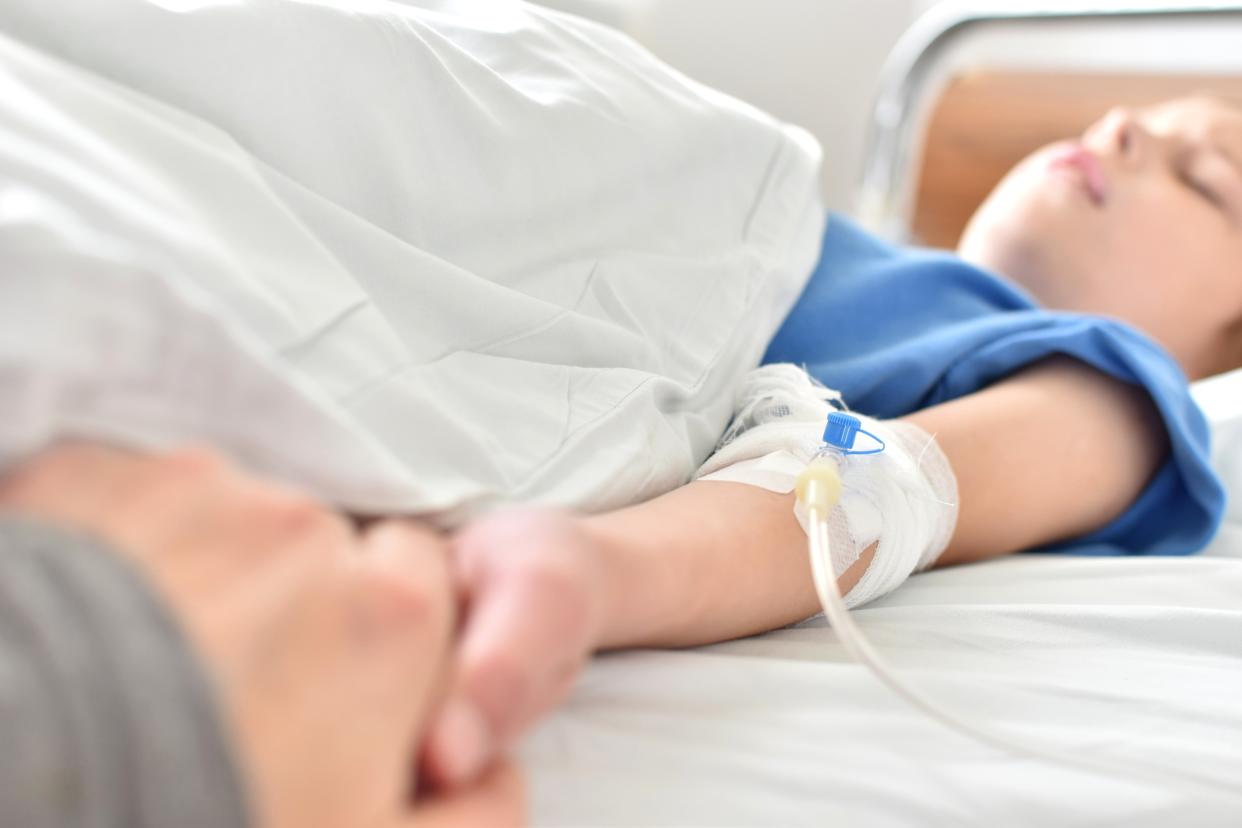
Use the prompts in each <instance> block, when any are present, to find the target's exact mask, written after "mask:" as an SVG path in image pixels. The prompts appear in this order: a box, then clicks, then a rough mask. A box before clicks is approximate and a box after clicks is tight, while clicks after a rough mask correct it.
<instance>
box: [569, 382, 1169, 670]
mask: <svg viewBox="0 0 1242 828" xmlns="http://www.w3.org/2000/svg"><path fill="white" fill-rule="evenodd" d="M907 419H908V420H910V421H911V422H913V423H915V424H917V425H919V426H920V427H922V428H923V429H925V430H927V431H928V432H931V433H932V434H935V435H936V438H937V440H938V441H939V443H940V445H941V447H942V448H943V449H944V451H945V453H946V454H947V455H948V457H949V460H950V462H951V463H952V465H953V468H954V471H955V472H956V474H957V479H958V488H959V500H960V513H959V519H958V524H957V529H956V531H955V532H954V535H953V538H952V540H951V542H950V545H949V548H948V549H947V550H946V552H945V553H944V554H943V555H942V556H941V558H940V561H939V563H940V564H945V563H960V562H964V561H969V560H978V559H982V558H986V557H993V556H997V555H1002V554H1006V553H1009V552H1015V551H1018V550H1020V549H1025V548H1030V547H1032V546H1038V545H1041V544H1046V543H1050V542H1053V541H1056V540H1060V539H1064V538H1069V537H1074V536H1077V535H1080V534H1083V533H1086V532H1089V531H1091V530H1093V529H1096V528H1099V527H1101V526H1103V525H1105V524H1106V523H1107V522H1109V521H1110V520H1112V519H1113V518H1114V517H1116V516H1117V515H1118V514H1120V513H1121V512H1122V511H1123V510H1124V509H1125V508H1126V506H1127V505H1128V504H1129V503H1131V502H1132V501H1133V500H1134V498H1135V497H1136V496H1137V495H1138V494H1139V492H1141V490H1142V488H1143V486H1144V485H1145V483H1146V481H1147V480H1148V479H1150V477H1151V475H1152V474H1153V473H1154V472H1155V470H1156V468H1157V467H1158V465H1159V463H1160V462H1161V459H1162V458H1163V456H1164V454H1165V452H1166V450H1167V445H1166V438H1165V436H1164V431H1163V429H1162V428H1161V426H1160V423H1159V421H1158V419H1157V417H1156V414H1155V411H1154V409H1153V408H1152V405H1151V402H1150V400H1149V399H1148V398H1147V396H1146V394H1145V393H1144V392H1142V391H1141V390H1140V389H1136V388H1133V387H1131V386H1128V385H1126V384H1124V383H1121V382H1118V381H1116V380H1113V379H1110V378H1108V377H1105V376H1104V375H1102V374H1100V373H1098V372H1096V371H1094V370H1093V369H1091V368H1088V367H1086V366H1084V365H1082V364H1080V363H1077V362H1075V361H1072V360H1069V359H1055V360H1049V361H1047V362H1044V363H1041V364H1039V365H1037V366H1034V367H1032V368H1030V369H1027V370H1025V371H1023V372H1021V373H1019V374H1016V375H1014V376H1013V377H1011V378H1009V379H1007V380H1005V381H1003V382H1000V383H997V384H996V385H993V386H991V387H989V388H987V389H984V390H982V391H980V392H978V393H975V394H971V395H969V396H967V397H963V398H961V399H958V400H955V401H952V402H949V403H945V404H943V405H939V406H935V407H933V408H929V409H926V410H924V411H921V412H918V413H916V414H914V415H911V416H910V417H908V418H907ZM587 525H588V528H589V530H590V531H591V532H592V534H593V535H594V536H595V538H596V539H597V541H598V543H599V548H600V552H601V557H602V559H603V565H604V573H605V581H606V584H607V587H606V589H607V592H608V598H607V600H606V606H605V617H606V620H605V624H604V634H603V641H602V642H601V646H603V647H622V646H689V645H694V644H702V643H707V642H711V641H720V640H725V639H728V638H735V637H739V636H743V635H749V634H753V633H758V632H762V631H765V630H769V629H774V628H776V627H780V626H783V625H785V624H789V623H792V622H795V621H798V620H800V619H802V618H806V617H807V616H809V615H812V614H814V613H815V612H816V610H817V607H818V603H817V601H816V597H815V591H814V587H813V585H812V582H811V576H810V566H809V564H808V562H807V558H806V538H805V535H804V534H803V532H802V529H801V528H800V527H799V526H798V523H797V521H796V520H795V518H794V515H793V495H778V494H774V493H772V492H768V491H766V490H763V489H759V488H756V487H753V486H746V485H743V484H737V483H717V482H698V483H693V484H691V485H689V486H685V487H683V488H681V489H678V490H677V491H674V492H670V493H669V494H667V495H664V496H663V497H660V498H656V499H655V500H652V501H649V502H647V503H644V504H640V505H638V506H634V507H631V508H628V509H624V510H621V511H619V512H613V513H609V514H604V515H598V516H595V517H592V518H589V519H588V521H587ZM871 551H873V550H868V553H867V554H865V555H864V556H863V558H862V559H860V561H859V562H858V564H856V565H855V566H854V567H852V568H851V570H849V571H847V572H846V573H845V575H844V576H843V577H842V578H841V585H842V589H843V590H848V589H849V587H851V586H852V585H853V584H854V583H855V582H856V581H857V579H858V578H859V577H860V576H861V574H862V572H863V571H865V568H866V565H867V563H868V562H869V556H870V552H871Z"/></svg>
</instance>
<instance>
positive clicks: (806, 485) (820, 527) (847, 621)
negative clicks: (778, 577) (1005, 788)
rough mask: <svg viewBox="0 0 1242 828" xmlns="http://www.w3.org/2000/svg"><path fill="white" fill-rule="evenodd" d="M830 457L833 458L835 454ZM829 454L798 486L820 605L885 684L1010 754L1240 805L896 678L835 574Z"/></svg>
mask: <svg viewBox="0 0 1242 828" xmlns="http://www.w3.org/2000/svg"><path fill="white" fill-rule="evenodd" d="M827 456H828V457H831V455H827ZM824 458H825V455H823V454H821V455H817V456H816V458H815V459H813V460H812V461H811V463H810V464H809V465H808V466H807V467H806V469H805V470H804V471H803V472H802V475H801V476H800V477H799V478H798V485H797V487H796V491H797V497H798V500H799V501H801V503H802V505H803V506H804V507H805V508H806V517H807V538H808V546H809V552H810V558H811V575H812V577H813V578H814V580H815V591H816V593H817V594H818V595H819V603H820V604H821V605H822V606H823V608H824V615H825V616H826V617H827V618H828V622H829V624H831V625H832V628H833V629H834V630H835V631H836V633H837V636H838V638H839V639H840V641H841V644H842V646H843V647H845V650H846V652H848V653H849V654H850V655H851V656H852V657H853V658H854V660H855V661H858V662H859V663H861V664H862V665H863V666H865V667H866V668H867V669H869V670H870V671H871V673H872V674H873V675H874V676H875V677H876V678H877V679H879V680H880V682H881V683H882V684H884V685H885V686H886V687H888V688H889V689H890V690H892V691H893V692H894V693H896V694H897V695H898V696H899V697H901V698H902V699H904V700H905V701H906V702H907V703H909V704H910V705H911V706H912V707H914V708H916V709H918V710H921V711H922V712H924V713H926V714H927V715H928V716H930V717H931V718H933V719H935V720H936V721H938V722H940V723H941V724H943V725H944V726H945V727H947V728H949V729H950V730H953V731H956V732H957V733H959V734H961V735H963V736H965V737H967V738H969V739H974V740H976V741H978V742H981V743H983V744H985V745H988V746H989V747H992V748H995V749H997V750H1000V751H1003V752H1006V753H1013V754H1017V755H1020V756H1026V757H1029V758H1033V759H1038V760H1041V761H1046V762H1052V763H1055V764H1064V765H1070V766H1073V767H1076V768H1080V769H1082V770H1086V771H1090V772H1092V773H1097V774H1102V775H1104V776H1121V777H1126V778H1129V779H1130V780H1133V781H1141V782H1144V783H1146V784H1154V785H1158V786H1160V787H1161V788H1165V787H1167V786H1169V785H1172V786H1173V787H1179V788H1182V789H1184V792H1185V793H1193V794H1195V795H1204V794H1206V795H1209V796H1213V797H1217V798H1223V799H1228V800H1231V801H1232V802H1234V803H1235V804H1236V803H1239V802H1242V792H1239V791H1236V790H1234V789H1232V788H1230V787H1227V786H1226V785H1225V784H1224V783H1218V782H1211V781H1208V780H1205V779H1201V778H1199V777H1197V776H1191V775H1187V774H1183V773H1178V772H1176V771H1166V770H1160V771H1157V770H1154V769H1148V768H1143V767H1139V766H1135V765H1124V764H1113V763H1112V762H1108V761H1106V760H1100V759H1092V758H1087V757H1085V756H1079V755H1076V754H1072V753H1066V752H1063V751H1059V750H1054V749H1051V748H1045V747H1041V746H1039V745H1031V744H1028V743H1025V742H1022V741H1019V740H1016V739H1014V738H1012V737H1006V736H1000V735H998V734H995V733H990V732H988V731H987V730H985V729H983V728H980V727H978V726H976V725H972V724H969V723H967V722H965V721H963V720H961V719H959V718H957V717H956V716H954V715H953V714H952V713H951V712H949V711H947V710H945V709H944V708H943V707H941V706H940V705H939V704H937V703H936V702H933V701H932V700H931V699H929V698H927V697H926V696H924V695H923V694H921V693H919V692H917V691H916V690H914V689H913V688H911V687H909V686H907V685H905V684H903V683H902V682H901V680H900V679H898V678H897V676H896V673H895V672H894V671H893V668H892V667H890V666H889V665H888V663H887V662H885V661H884V659H883V657H882V656H881V655H880V654H879V653H878V652H877V651H876V650H875V648H873V647H872V646H871V643H870V642H869V641H867V639H866V637H865V636H864V635H863V633H862V630H861V629H859V627H858V625H857V624H855V623H854V618H853V616H851V615H850V611H849V608H848V607H846V606H845V599H844V598H843V597H842V595H841V588H840V586H839V585H838V584H837V578H836V575H835V574H834V573H833V570H832V557H831V555H830V549H829V542H828V515H829V514H831V512H832V508H833V506H835V505H836V502H837V500H838V498H839V497H840V494H841V478H840V473H839V471H838V470H837V468H838V467H837V463H836V462H835V460H833V461H830V462H827V461H825V459H824Z"/></svg>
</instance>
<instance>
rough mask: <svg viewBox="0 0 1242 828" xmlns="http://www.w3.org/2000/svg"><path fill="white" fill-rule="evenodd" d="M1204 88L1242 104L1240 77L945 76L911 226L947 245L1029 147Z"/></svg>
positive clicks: (927, 240) (926, 239)
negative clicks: (1115, 110) (1119, 111)
mask: <svg viewBox="0 0 1242 828" xmlns="http://www.w3.org/2000/svg"><path fill="white" fill-rule="evenodd" d="M1192 92H1210V93H1212V94H1215V95H1218V96H1220V97H1222V98H1225V99H1227V100H1231V101H1233V102H1235V103H1237V104H1238V105H1239V106H1242V78H1239V77H1222V76H1201V75H1197V76H1190V75H1180V76H1169V75H1100V74H1065V73H1031V72H1027V73H1017V72H986V73H983V72H981V73H978V74H970V75H961V76H958V77H957V78H955V79H954V80H953V81H951V82H950V83H949V85H948V87H947V88H946V89H945V91H944V93H943V94H942V95H941V97H940V99H939V100H938V101H937V102H936V104H935V106H934V107H933V109H932V113H931V118H930V120H929V122H928V129H927V134H926V138H925V140H924V145H923V161H922V165H921V171H920V173H919V183H918V190H917V191H916V196H915V207H914V218H913V221H912V227H911V229H912V230H913V234H914V238H916V239H917V240H919V241H920V242H922V243H923V244H929V245H932V246H935V247H945V248H952V247H955V246H956V245H957V240H958V237H959V236H960V235H961V233H962V230H963V228H964V227H965V226H966V221H967V220H968V219H969V218H970V214H971V213H972V212H974V209H975V207H976V206H978V205H979V203H980V202H981V201H983V199H984V197H985V196H986V195H987V194H988V192H990V191H991V189H992V187H993V186H995V184H996V183H997V182H998V181H1000V179H1001V177H1002V176H1003V175H1004V174H1005V173H1006V172H1007V171H1008V170H1009V168H1010V167H1012V166H1013V165H1014V164H1016V163H1017V162H1018V161H1019V160H1021V159H1022V158H1023V157H1024V156H1025V155H1027V154H1028V153H1029V152H1031V151H1032V150H1034V149H1036V148H1037V147H1040V146H1042V145H1044V144H1047V143H1050V142H1052V141H1056V140H1059V139H1062V138H1067V137H1071V136H1076V135H1079V134H1080V133H1081V132H1082V131H1083V130H1084V129H1085V128H1086V127H1087V126H1088V125H1089V124H1091V123H1092V122H1093V121H1095V120H1096V119H1097V118H1099V117H1100V116H1101V115H1103V114H1104V113H1105V112H1106V111H1108V109H1109V108H1111V107H1113V106H1116V105H1119V104H1120V105H1125V106H1142V105H1144V104H1150V103H1155V102H1157V101H1162V100H1166V99H1168V98H1174V97H1177V96H1179V95H1185V94H1189V93H1192Z"/></svg>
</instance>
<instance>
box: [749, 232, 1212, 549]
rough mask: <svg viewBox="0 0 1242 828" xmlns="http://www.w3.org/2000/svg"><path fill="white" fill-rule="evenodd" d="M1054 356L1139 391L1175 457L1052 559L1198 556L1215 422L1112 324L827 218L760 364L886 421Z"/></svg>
mask: <svg viewBox="0 0 1242 828" xmlns="http://www.w3.org/2000/svg"><path fill="white" fill-rule="evenodd" d="M1053 354H1067V355H1070V356H1073V357H1075V358H1077V359H1079V360H1081V361H1083V362H1085V363H1088V364H1090V365H1092V366H1094V367H1095V368H1097V369H1099V370H1101V371H1104V372H1105V373H1108V374H1111V375H1112V376H1114V377H1118V378H1119V379H1122V380H1125V381H1127V382H1132V383H1136V384H1138V385H1141V386H1143V387H1144V388H1145V389H1146V390H1147V391H1148V393H1149V394H1151V397H1152V399H1153V400H1154V401H1155V404H1156V407H1157V408H1158V409H1159V412H1160V415H1161V417H1163V419H1164V424H1165V427H1166V428H1167V429H1168V433H1169V440H1170V444H1171V448H1172V450H1171V453H1170V456H1169V458H1168V460H1167V461H1166V462H1165V463H1164V465H1163V466H1162V467H1161V469H1160V471H1159V472H1158V473H1157V474H1156V476H1155V477H1154V478H1153V479H1152V480H1151V482H1150V483H1149V484H1148V486H1147V488H1146V489H1145V490H1144V491H1143V493H1142V494H1141V495H1140V497H1139V498H1138V500H1136V501H1135V502H1134V503H1133V504H1132V505H1131V506H1130V508H1129V509H1128V510H1127V511H1126V512H1125V513H1124V514H1122V515H1121V516H1120V517H1118V518H1117V519H1116V520H1114V521H1113V522H1112V523H1110V524H1109V525H1107V526H1105V527H1104V528H1102V529H1100V530H1098V531H1096V532H1092V533H1091V534H1089V535H1086V536H1084V537H1081V538H1078V539H1076V540H1073V541H1070V542H1067V543H1063V544H1060V545H1058V546H1056V547H1051V548H1055V549H1058V550H1061V551H1066V552H1073V553H1077V554H1084V555H1186V554H1190V553H1192V552H1196V551H1198V550H1199V549H1201V548H1202V547H1203V546H1204V545H1205V544H1206V543H1207V542H1208V541H1209V540H1210V539H1211V537H1212V535H1213V534H1214V533H1215V531H1216V528H1217V526H1218V525H1219V523H1220V520H1221V516H1222V513H1223V512H1224V506H1225V492H1224V488H1223V486H1222V484H1221V482H1220V480H1219V479H1218V478H1217V476H1216V475H1215V473H1214V472H1213V471H1212V468H1211V466H1210V465H1209V431H1208V425H1207V421H1206V420H1205V418H1204V416H1203V413H1202V412H1201V411H1200V410H1199V408H1198V407H1197V406H1196V405H1195V403H1194V401H1193V400H1192V399H1191V397H1190V393H1189V388H1188V385H1187V381H1186V377H1185V375H1184V374H1183V373H1182V371H1181V368H1180V367H1179V366H1178V365H1177V364H1176V363H1175V362H1174V361H1173V359H1172V357H1171V356H1170V355H1169V354H1168V353H1167V352H1166V351H1165V350H1164V349H1163V348H1161V347H1160V346H1159V345H1157V344H1156V343H1155V342H1153V341H1152V340H1151V339H1150V338H1148V337H1147V336H1145V335H1144V334H1142V333H1140V332H1139V331H1137V330H1136V329H1135V328H1133V327H1131V326H1129V325H1127V324H1124V323H1122V322H1120V321H1118V320H1115V319H1109V318H1105V317H1098V316H1090V315H1085V314H1076V313H1066V312H1060V311H1055V312H1054V311H1048V310H1043V309H1041V308H1040V307H1038V306H1037V305H1036V304H1035V302H1034V301H1033V300H1032V299H1031V297H1030V296H1029V295H1028V294H1026V293H1024V292H1023V291H1022V290H1020V289H1019V288H1018V287H1016V286H1015V285H1014V284H1012V283H1010V282H1008V281H1006V280H1004V279H1001V278H999V277H998V276H996V275H994V274H992V273H989V272H987V271H985V270H983V269H981V268H979V267H976V266H974V265H972V264H969V263H967V262H965V261H963V260H962V259H961V258H959V257H957V256H954V255H952V254H950V253H945V252H939V251H931V250H920V249H911V248H902V247H897V246H894V245H892V244H889V243H887V242H885V241H883V240H881V239H879V238H877V237H875V236H873V235H871V234H869V233H867V232H865V231H863V230H862V229H861V228H859V227H858V226H857V225H855V224H854V223H853V222H851V221H850V220H848V219H846V218H844V217H843V216H839V215H833V216H831V217H830V218H829V221H828V227H827V230H826V232H825V234H824V244H823V253H822V254H821V256H820V261H819V265H818V266H817V267H816V269H815V271H814V273H813V274H812V275H811V278H810V281H809V283H808V284H807V286H806V288H805V289H804V291H803V293H802V296H801V297H800V298H799V299H798V302H797V304H796V305H795V306H794V308H793V310H792V311H791V312H790V314H789V316H788V317H787V318H786V320H785V322H784V323H783V325H782V326H781V328H780V330H779V331H777V334H776V336H775V338H774V339H773V340H772V342H771V344H770V345H769V347H768V351H767V354H766V355H765V356H764V359H763V361H764V362H765V363H771V362H792V363H796V364H799V365H803V366H805V367H806V369H807V370H808V371H809V372H810V373H811V375H812V376H814V377H816V378H817V379H818V380H820V381H821V382H823V383H824V384H825V385H827V386H829V387H831V388H835V389H837V390H839V391H841V392H842V394H843V395H844V398H845V402H846V404H847V405H849V406H850V407H851V408H853V409H855V410H857V411H860V412H862V413H864V414H869V415H872V416H875V417H882V418H886V417H898V416H901V415H903V414H908V413H910V412H912V411H917V410H918V409H921V408H926V407H927V406H930V405H935V404H936V403H940V402H944V401H946V400H951V399H954V398H956V397H960V396H962V395H964V394H969V393H971V392H973V391H977V390H979V389H980V388H983V387H984V386H986V385H988V384H990V383H992V382H995V381H997V380H999V379H1001V378H1002V377H1004V376H1006V375H1007V374H1010V373H1012V372H1014V371H1015V370H1017V369H1019V368H1021V367H1023V366H1025V365H1029V364H1031V363H1033V362H1035V361H1037V360H1039V359H1042V358H1044V357H1047V356H1051V355H1053Z"/></svg>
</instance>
